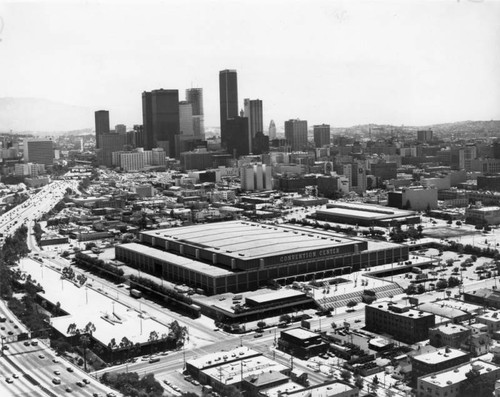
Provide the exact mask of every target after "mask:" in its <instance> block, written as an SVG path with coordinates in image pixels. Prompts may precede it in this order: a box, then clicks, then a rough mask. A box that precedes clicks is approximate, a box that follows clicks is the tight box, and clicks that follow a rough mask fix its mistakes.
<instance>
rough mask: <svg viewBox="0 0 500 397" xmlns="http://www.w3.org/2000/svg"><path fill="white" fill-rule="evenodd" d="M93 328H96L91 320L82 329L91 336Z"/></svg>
mask: <svg viewBox="0 0 500 397" xmlns="http://www.w3.org/2000/svg"><path fill="white" fill-rule="evenodd" d="M95 330H96V328H95V325H94V323H93V322H91V321H90V322H89V323H88V324H87V325H86V326H85V329H84V331H85V333H86V334H90V336H92V333H94V332H95Z"/></svg>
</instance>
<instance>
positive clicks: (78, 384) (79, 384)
mask: <svg viewBox="0 0 500 397" xmlns="http://www.w3.org/2000/svg"><path fill="white" fill-rule="evenodd" d="M76 385H77V386H80V387H83V386H85V383H83V382H80V381H78V382H76Z"/></svg>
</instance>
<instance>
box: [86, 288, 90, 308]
mask: <svg viewBox="0 0 500 397" xmlns="http://www.w3.org/2000/svg"><path fill="white" fill-rule="evenodd" d="M88 290H89V289H88V288H87V287H85V303H86V304H87V305H88V304H89V294H88V292H89V291H88Z"/></svg>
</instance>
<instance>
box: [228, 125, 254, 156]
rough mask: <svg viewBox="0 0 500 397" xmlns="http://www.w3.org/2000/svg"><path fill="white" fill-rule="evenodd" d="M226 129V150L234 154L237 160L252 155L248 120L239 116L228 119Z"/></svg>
mask: <svg viewBox="0 0 500 397" xmlns="http://www.w3.org/2000/svg"><path fill="white" fill-rule="evenodd" d="M226 127H227V141H226V148H227V151H228V153H230V154H232V155H233V156H234V157H235V158H238V157H239V156H245V155H247V154H250V151H251V148H250V146H249V142H250V139H249V135H250V132H249V131H248V118H246V117H240V116H238V117H235V118H232V119H228V120H226Z"/></svg>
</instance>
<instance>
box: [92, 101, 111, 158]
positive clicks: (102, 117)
mask: <svg viewBox="0 0 500 397" xmlns="http://www.w3.org/2000/svg"><path fill="white" fill-rule="evenodd" d="M104 134H109V112H108V111H107V110H98V111H97V112H95V147H96V149H99V148H100V146H101V136H102V135H104Z"/></svg>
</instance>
